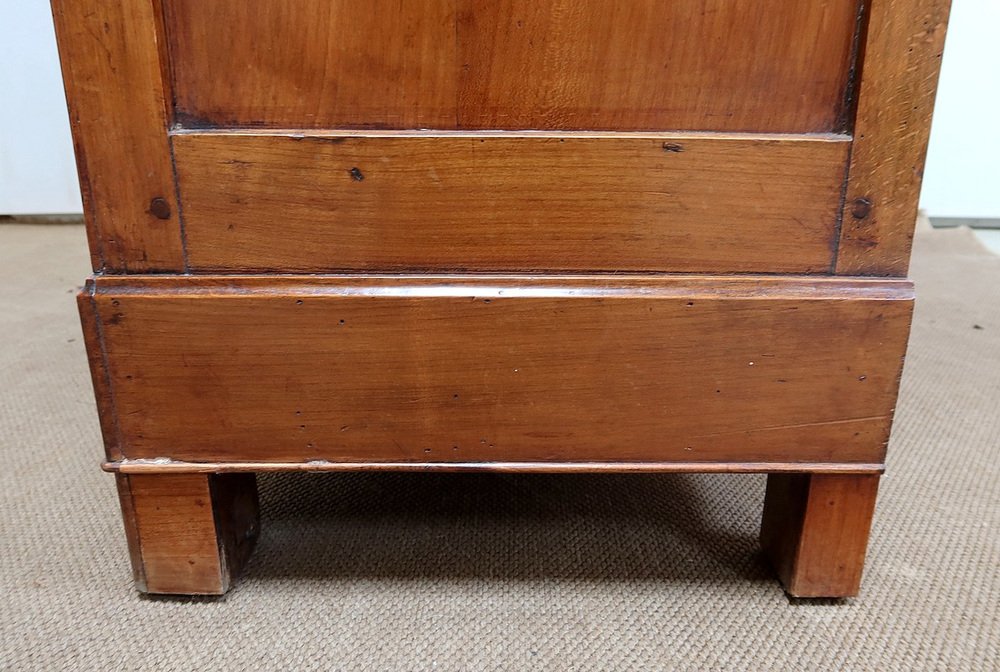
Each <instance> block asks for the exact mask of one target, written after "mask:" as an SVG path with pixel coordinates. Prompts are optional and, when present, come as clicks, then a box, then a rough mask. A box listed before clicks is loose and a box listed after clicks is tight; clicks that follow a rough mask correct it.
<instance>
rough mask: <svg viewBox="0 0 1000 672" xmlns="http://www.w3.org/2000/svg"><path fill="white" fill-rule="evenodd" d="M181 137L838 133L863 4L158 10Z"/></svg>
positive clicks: (607, 0)
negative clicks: (334, 132) (324, 132)
mask: <svg viewBox="0 0 1000 672" xmlns="http://www.w3.org/2000/svg"><path fill="white" fill-rule="evenodd" d="M163 4H164V6H165V8H166V11H165V14H166V18H167V32H168V38H169V44H170V52H171V66H172V71H173V74H174V93H175V96H176V98H175V99H176V105H177V112H178V120H179V121H180V122H181V123H182V124H184V125H187V126H229V125H240V126H271V127H306V128H396V129H409V128H435V129H542V130H546V129H562V130H574V129H604V130H672V129H676V130H721V131H725V130H737V131H768V132H770V131H777V132H816V131H832V130H835V129H839V128H840V127H841V126H842V125H843V123H844V119H845V115H844V111H845V100H846V98H847V90H848V78H849V77H848V75H849V72H850V67H851V58H852V53H853V46H854V43H855V33H856V26H857V20H856V19H857V14H858V6H859V0H811V1H810V2H796V1H794V0H747V1H741V2H732V1H730V0H707V1H706V0H673V1H670V2H666V1H663V0H630V1H629V2H616V1H613V0H596V1H588V2H580V1H578V0H424V1H422V2H399V1H398V0H371V1H370V2H364V3H358V2H349V1H348V0H299V1H297V2H274V1H272V0H240V1H239V2H236V1H224V0H215V1H213V2H205V1H203V0H163Z"/></svg>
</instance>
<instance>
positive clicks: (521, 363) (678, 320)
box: [94, 276, 911, 464]
mask: <svg viewBox="0 0 1000 672" xmlns="http://www.w3.org/2000/svg"><path fill="white" fill-rule="evenodd" d="M96 287H97V291H96V295H95V297H94V300H95V302H96V305H97V309H98V314H99V318H100V320H101V324H102V329H103V330H104V335H105V347H106V351H107V356H108V362H107V366H108V370H109V374H110V377H111V381H112V385H113V387H114V399H115V405H116V408H117V412H118V417H119V419H120V420H119V424H120V429H121V436H122V439H121V440H122V445H121V446H120V450H121V453H122V454H123V455H124V456H125V457H126V458H128V459H142V458H145V459H155V458H170V459H174V460H180V461H189V462H234V461H250V462H268V461H275V462H310V461H330V462H376V461H384V462H456V463H465V462H480V461H485V462H531V461H553V462H560V461H566V462H671V461H677V462H705V463H722V462H782V463H784V462H802V463H816V462H819V463H864V464H872V463H874V464H878V463H881V462H882V457H883V455H884V449H885V442H886V439H887V436H888V430H889V425H890V421H891V416H892V408H893V405H894V401H895V394H896V390H897V384H898V376H899V372H900V368H901V363H902V354H903V351H904V348H905V345H906V337H907V331H908V325H909V316H910V308H911V293H910V286H909V284H908V283H906V282H904V281H895V282H885V281H863V280H849V281H838V280H830V279H816V280H808V279H805V278H776V277H753V276H749V277H747V276H744V277H730V278H713V277H708V276H705V277H686V276H670V277H660V278H643V277H635V278H631V279H628V278H626V279H615V278H607V277H577V278H565V279H553V278H548V279H533V278H530V277H508V278H498V277H480V278H478V279H476V278H472V279H469V278H466V277H453V278H426V277H412V278H405V277H384V278H379V277H353V278H352V277H325V278H318V277H317V278H311V277H303V278H296V277H294V276H289V277H285V278H281V279H278V278H271V279H268V278H265V277H244V278H241V277H219V278H214V279H203V278H197V277H188V278H155V277H150V278H141V279H139V278H132V279H123V280H121V281H116V280H114V279H112V278H99V279H98V280H97V283H96Z"/></svg>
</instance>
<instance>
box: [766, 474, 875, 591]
mask: <svg viewBox="0 0 1000 672" xmlns="http://www.w3.org/2000/svg"><path fill="white" fill-rule="evenodd" d="M878 483H879V476H878V475H877V474H856V475H833V474H772V475H770V476H768V480H767V496H766V498H765V501H764V517H763V523H762V525H761V544H762V546H763V547H764V550H765V552H766V553H767V554H768V555H769V556H770V558H771V561H772V563H773V564H774V566H775V570H776V571H777V573H778V576H779V578H780V579H781V582H782V583H783V584H784V586H785V590H787V591H788V593H789V594H790V595H793V596H795V597H853V596H855V595H857V594H858V591H859V589H860V587H861V574H862V570H863V568H864V562H865V552H866V549H867V547H868V535H869V531H870V530H871V522H872V514H873V513H874V511H875V497H876V494H877V492H878Z"/></svg>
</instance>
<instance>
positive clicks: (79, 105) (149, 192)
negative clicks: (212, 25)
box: [52, 0, 184, 273]
mask: <svg viewBox="0 0 1000 672" xmlns="http://www.w3.org/2000/svg"><path fill="white" fill-rule="evenodd" d="M52 10H53V15H54V17H55V26H56V32H57V35H58V38H59V39H58V42H59V52H60V57H61V59H62V68H63V81H64V83H65V85H66V94H67V101H68V103H69V111H70V123H71V126H72V129H73V140H74V145H75V148H76V160H77V167H78V170H79V173H80V185H81V191H82V193H83V205H84V213H85V215H86V220H87V228H88V238H89V240H90V246H91V260H92V263H93V267H94V269H95V270H102V271H106V272H111V273H121V272H150V271H181V270H183V269H184V253H183V245H182V241H181V227H180V220H179V217H178V210H179V209H178V206H177V194H176V192H175V185H174V175H173V166H172V162H171V157H170V143H169V139H168V137H167V132H166V131H167V125H168V123H167V109H166V105H167V102H166V101H167V98H168V95H167V93H166V83H165V82H164V80H163V79H162V70H161V68H162V63H161V60H160V54H159V51H158V48H157V17H156V14H155V12H154V6H153V3H151V2H150V1H149V0H52Z"/></svg>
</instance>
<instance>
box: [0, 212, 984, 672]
mask: <svg viewBox="0 0 1000 672" xmlns="http://www.w3.org/2000/svg"><path fill="white" fill-rule="evenodd" d="M918 242H919V246H918V252H917V256H916V261H915V264H914V269H913V274H914V276H915V278H916V279H917V282H918V292H919V296H920V299H919V302H918V310H917V317H916V324H915V327H914V331H913V339H912V349H911V355H910V357H909V360H908V362H907V365H906V374H905V377H904V381H903V393H902V399H901V401H900V406H899V412H898V415H897V421H896V432H895V436H894V438H893V442H892V446H891V449H890V463H889V472H888V476H887V477H886V478H885V479H884V481H883V488H882V492H881V497H880V500H879V506H878V512H877V515H876V520H875V530H874V535H873V538H872V544H871V549H870V554H869V559H868V565H867V573H866V576H865V581H864V586H863V589H862V595H861V597H860V598H858V599H855V600H849V601H845V602H841V603H836V602H827V603H815V602H807V601H802V602H800V601H791V600H789V599H788V598H786V597H785V595H784V594H783V593H782V591H781V590H780V588H779V587H778V584H777V583H776V582H775V581H774V580H772V578H771V575H770V573H769V571H768V570H767V569H766V567H765V566H764V565H763V563H762V562H761V560H760V557H759V555H758V552H757V542H756V536H757V529H758V524H759V523H758V519H759V516H760V511H761V505H762V497H763V483H764V481H763V477H760V476H674V475H660V476H651V475H631V476H539V475H532V476H518V475H423V474H407V475H399V474H367V475H319V476H317V475H311V476H310V475H299V476H283V477H265V478H262V483H261V489H262V497H263V505H264V509H263V516H264V521H263V537H262V539H261V541H260V544H259V546H258V549H257V553H256V555H255V557H254V559H253V561H252V563H251V565H250V567H249V569H248V572H247V574H246V576H245V577H244V578H243V580H242V581H241V582H240V583H239V585H238V587H237V588H236V589H235V591H233V592H232V593H231V594H230V595H229V596H228V597H226V598H225V599H221V600H183V599H181V600H178V599H162V598H161V599H151V598H146V597H140V596H139V595H138V594H137V593H135V592H133V590H132V586H131V580H130V571H129V568H128V564H127V559H126V558H127V556H126V551H125V541H124V536H123V534H122V530H121V523H120V522H119V517H118V508H117V502H116V498H115V494H114V485H113V480H112V478H111V476H109V475H106V474H103V473H101V472H100V471H99V470H98V462H99V460H100V458H101V448H100V440H99V437H98V427H97V418H96V415H95V412H94V407H93V399H92V395H91V390H90V381H89V377H88V374H87V370H86V364H85V361H86V360H85V358H84V353H83V345H82V343H81V337H80V332H79V327H78V326H77V319H76V307H75V305H74V300H73V296H74V292H75V289H76V287H77V285H78V284H79V283H80V282H81V281H82V279H83V278H84V276H85V275H86V273H87V255H86V251H85V243H84V233H83V230H82V228H80V227H73V226H34V227H30V226H17V225H4V226H0V264H2V267H3V269H4V286H3V288H2V289H0V339H2V346H3V347H2V350H0V386H2V387H0V389H2V392H0V440H2V463H0V484H2V489H0V493H2V495H0V496H2V510H0V525H2V531H0V581H2V591H3V593H2V595H3V597H2V601H0V667H2V668H3V669H10V670H28V669H38V670H57V669H74V670H75V669H84V670H117V669H122V670H133V669H148V670H209V669H220V670H239V669H261V670H304V669H320V670H335V669H343V670H359V669H369V670H492V669H507V670H531V669H536V670H642V669H651V670H652V669H662V670H723V669H743V670H960V671H967V670H996V669H998V667H1000V651H998V646H1000V630H998V618H1000V607H998V603H1000V478H998V476H1000V459H998V456H1000V445H998V444H1000V258H997V257H994V256H991V255H989V253H987V252H986V251H984V250H983V249H982V248H981V247H979V246H978V245H977V244H976V243H975V241H974V240H973V238H972V236H971V234H970V233H969V232H968V231H964V230H951V231H938V232H932V231H922V236H921V238H920V240H919V241H918Z"/></svg>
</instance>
